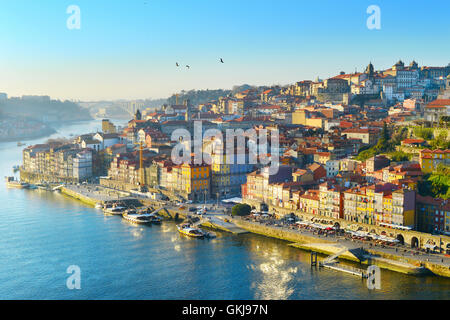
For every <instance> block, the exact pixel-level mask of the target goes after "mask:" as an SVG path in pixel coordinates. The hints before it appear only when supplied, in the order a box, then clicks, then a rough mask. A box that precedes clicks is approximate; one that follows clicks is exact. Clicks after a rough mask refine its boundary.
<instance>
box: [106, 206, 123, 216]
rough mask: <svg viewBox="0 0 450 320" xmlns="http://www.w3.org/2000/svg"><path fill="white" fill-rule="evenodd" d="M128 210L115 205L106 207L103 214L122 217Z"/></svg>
mask: <svg viewBox="0 0 450 320" xmlns="http://www.w3.org/2000/svg"><path fill="white" fill-rule="evenodd" d="M126 209H127V208H125V207H122V206H119V205H118V204H116V203H115V204H113V205H111V206H109V205H106V206H105V207H104V208H103V213H104V214H106V215H113V216H121V215H122V214H123V213H124V212H125V210H126Z"/></svg>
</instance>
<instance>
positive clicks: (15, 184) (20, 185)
mask: <svg viewBox="0 0 450 320" xmlns="http://www.w3.org/2000/svg"><path fill="white" fill-rule="evenodd" d="M5 182H6V186H7V187H8V188H16V189H25V188H28V187H29V186H30V185H29V184H28V183H25V182H20V181H17V180H16V179H14V177H5Z"/></svg>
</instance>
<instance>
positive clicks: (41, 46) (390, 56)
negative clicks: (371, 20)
mask: <svg viewBox="0 0 450 320" xmlns="http://www.w3.org/2000/svg"><path fill="white" fill-rule="evenodd" d="M71 4H75V5H78V6H79V7H80V9H81V29H80V30H68V29H67V28H66V20H67V18H68V17H69V15H68V14H67V13H66V9H67V7H68V6H69V5H71ZM371 4H376V5H378V6H379V7H380V8H381V30H369V29H368V28H367V27H366V20H367V18H368V16H369V15H368V14H367V13H366V9H367V7H368V6H369V5H371ZM449 12H450V1H411V0H410V1H404V0H395V1H392V0H389V1H380V0H372V1H366V0H348V1H335V0H322V1H303V0H292V1H291V0H278V1H264V0H260V1H256V0H223V1H218V0H191V1H186V0H180V1H172V0H142V1H136V0H128V1H125V0H124V1H122V0H108V1H107V0H71V1H63V0H39V1H32V0H8V1H6V0H0V41H1V46H0V92H7V93H8V94H9V95H11V96H18V95H22V94H47V95H50V96H52V97H55V98H63V99H65V98H67V99H81V100H96V99H118V98H127V99H137V98H147V97H151V98H159V97H167V96H168V95H170V94H172V93H175V92H177V91H180V90H182V89H186V90H189V89H194V88H195V89H200V88H204V89H206V88H209V89H215V88H230V87H231V86H233V85H235V84H243V83H248V84H256V85H262V84H269V85H270V84H288V83H293V82H295V81H299V80H303V79H314V78H316V77H317V76H320V77H321V78H326V77H329V76H333V75H335V74H337V73H338V72H339V71H341V70H342V71H346V72H352V71H354V70H355V68H358V70H362V69H363V68H364V67H365V66H366V65H367V64H368V62H369V61H372V62H373V64H374V66H375V68H376V69H381V68H387V67H390V66H391V65H392V64H394V63H395V62H396V61H397V60H398V59H399V58H401V59H403V61H404V62H405V63H409V62H410V61H411V60H412V59H415V60H416V61H417V62H418V63H419V64H420V65H433V66H438V65H447V64H448V63H450V22H449V20H448V13H449ZM220 57H221V58H223V59H224V60H225V64H220V63H219V62H218V61H219V58H220ZM175 62H179V63H180V64H181V65H182V68H176V67H175ZM186 64H189V65H190V66H191V69H190V70H187V69H186V68H185V67H184V66H185V65H186Z"/></svg>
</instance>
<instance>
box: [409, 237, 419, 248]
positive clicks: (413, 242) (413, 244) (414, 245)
mask: <svg viewBox="0 0 450 320" xmlns="http://www.w3.org/2000/svg"><path fill="white" fill-rule="evenodd" d="M418 247H419V239H417V237H412V238H411V248H418Z"/></svg>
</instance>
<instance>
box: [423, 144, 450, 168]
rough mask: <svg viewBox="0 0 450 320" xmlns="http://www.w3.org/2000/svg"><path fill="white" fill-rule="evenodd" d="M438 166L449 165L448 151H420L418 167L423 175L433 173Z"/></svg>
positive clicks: (449, 154) (449, 156)
mask: <svg viewBox="0 0 450 320" xmlns="http://www.w3.org/2000/svg"><path fill="white" fill-rule="evenodd" d="M439 164H443V165H450V150H448V149H447V150H440V149H436V150H429V149H425V150H421V151H420V166H421V168H422V171H423V172H424V173H431V172H433V171H435V170H436V169H437V167H438V165H439Z"/></svg>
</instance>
